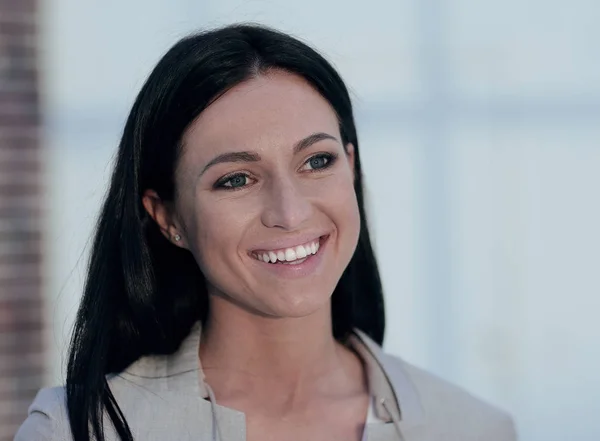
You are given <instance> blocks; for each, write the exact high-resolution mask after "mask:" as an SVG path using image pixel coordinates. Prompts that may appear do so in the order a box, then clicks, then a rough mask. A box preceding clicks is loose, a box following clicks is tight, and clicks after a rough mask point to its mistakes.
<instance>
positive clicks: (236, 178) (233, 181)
mask: <svg viewBox="0 0 600 441" xmlns="http://www.w3.org/2000/svg"><path fill="white" fill-rule="evenodd" d="M246 185H248V176H246V175H244V174H241V173H240V174H237V175H232V176H227V177H225V178H223V179H221V180H220V181H218V182H217V183H216V184H215V188H224V189H227V190H232V189H238V188H242V187H245V186H246Z"/></svg>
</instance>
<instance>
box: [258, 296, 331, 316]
mask: <svg viewBox="0 0 600 441" xmlns="http://www.w3.org/2000/svg"><path fill="white" fill-rule="evenodd" d="M278 300H279V301H278V302H277V304H273V303H272V302H269V303H271V305H270V306H271V307H270V308H269V309H270V310H271V311H272V315H274V316H276V317H281V318H284V317H289V318H302V317H308V316H310V315H313V314H315V313H317V312H319V311H321V310H323V309H325V308H326V309H327V310H329V302H330V300H331V295H330V294H327V295H326V294H321V295H311V296H307V295H305V294H295V295H294V294H288V295H285V297H284V298H280V299H278Z"/></svg>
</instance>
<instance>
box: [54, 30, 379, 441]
mask: <svg viewBox="0 0 600 441" xmlns="http://www.w3.org/2000/svg"><path fill="white" fill-rule="evenodd" d="M270 69H280V70H285V71H288V72H291V73H294V74H297V75H299V76H302V77H303V78H304V79H305V80H306V81H308V82H309V83H310V84H311V85H312V86H313V87H314V88H315V89H316V90H317V91H318V92H319V93H320V94H321V95H322V96H323V97H324V98H325V99H326V100H327V101H328V102H329V103H330V104H331V106H332V107H333V109H334V110H335V112H336V113H337V117H338V120H339V127H340V132H341V136H342V141H343V143H344V145H346V144H347V143H352V144H354V148H355V175H356V179H355V191H356V196H357V199H358V207H359V211H360V219H361V229H360V236H359V241H358V245H357V248H356V251H355V253H354V255H353V257H352V259H351V261H350V263H349V265H348V267H347V268H346V270H345V271H344V273H343V275H342V277H341V279H340V280H339V282H338V284H337V287H336V288H335V291H334V292H333V296H332V323H333V333H334V336H335V338H336V339H338V340H340V341H343V340H344V339H345V338H346V337H347V336H348V335H349V334H350V333H351V331H352V329H353V328H359V329H361V330H362V331H364V332H365V333H366V334H368V335H369V336H370V337H371V338H373V339H374V340H375V341H376V342H378V343H380V344H381V343H382V341H383V334H384V327H385V317H384V307H383V294H382V288H381V282H380V279H379V273H378V269H377V263H376V260H375V256H374V253H373V249H372V247H371V240H370V238H369V230H368V228H367V220H366V216H365V210H364V203H363V186H362V176H361V163H360V156H359V145H358V140H357V136H356V128H355V124H354V118H353V115H352V105H351V102H350V97H349V95H348V91H347V89H346V86H345V85H344V83H343V81H342V79H341V78H340V76H339V75H338V73H337V72H336V71H335V69H334V68H333V67H332V66H331V65H330V64H329V63H328V62H327V61H326V60H325V59H324V58H323V57H322V56H321V55H319V54H318V53H317V52H316V51H315V50H313V49H312V48H310V47H309V46H307V45H306V44H304V43H302V42H300V41H299V40H297V39H295V38H293V37H291V36H289V35H286V34H283V33H281V32H278V31H275V30H272V29H269V28H265V27H262V26H257V25H233V26H227V27H224V28H220V29H217V30H212V31H209V32H204V33H201V34H197V35H193V36H190V37H187V38H184V39H183V40H181V41H179V42H178V43H177V44H175V46H173V47H172V48H171V49H170V50H169V51H168V52H167V53H166V54H165V55H164V57H163V58H162V59H161V60H160V61H159V63H158V65H157V66H156V67H155V68H154V70H153V71H152V73H151V74H150V76H149V78H148V79H147V81H146V83H145V84H144V86H143V87H142V90H141V91H140V93H139V95H138V96H137V98H136V100H135V103H134V105H133V108H132V110H131V113H130V114H129V117H128V119H127V123H126V125H125V128H124V131H123V136H122V138H121V142H120V144H119V150H118V154H117V157H116V164H115V168H114V172H113V174H112V179H111V182H110V187H109V190H108V194H107V196H106V199H105V201H104V205H103V206H102V211H101V213H100V218H99V220H98V223H97V226H96V231H95V237H94V242H93V247H92V250H91V258H90V263H89V268H88V273H87V279H86V283H85V288H84V292H83V298H82V301H81V305H80V307H79V311H78V314H77V319H76V323H75V328H74V331H73V336H72V339H71V346H70V353H69V361H68V368H67V384H66V390H67V407H68V413H69V421H70V424H71V431H72V434H73V438H74V440H75V441H89V440H90V436H91V434H90V424H91V429H92V432H93V435H94V436H95V438H96V439H98V440H99V441H103V440H104V431H103V418H102V415H103V413H104V412H106V414H108V416H109V417H110V420H111V422H112V424H113V425H114V427H115V428H116V431H117V434H118V435H119V437H120V438H121V440H123V441H126V440H127V441H131V440H133V437H132V434H131V430H130V429H129V426H128V424H127V422H126V421H125V417H124V415H123V413H122V412H121V409H120V408H119V406H118V404H117V402H116V400H115V398H114V396H113V394H112V393H111V390H110V388H109V386H108V383H107V380H106V375H107V374H109V373H118V372H121V371H122V370H123V369H125V368H126V367H127V366H128V365H129V364H131V363H132V362H134V361H136V360H137V359H139V358H140V357H142V356H144V355H148V354H171V353H173V352H175V351H176V350H177V348H178V347H179V345H180V343H181V342H182V340H183V339H184V338H185V336H186V335H187V334H188V333H189V332H190V330H191V327H192V325H193V324H194V322H196V321H198V320H200V321H203V320H205V319H206V317H207V314H208V294H207V291H206V284H205V279H204V276H203V274H202V272H201V271H200V269H199V267H198V265H197V263H196V261H195V260H194V258H193V257H192V254H191V253H190V252H188V251H187V250H182V249H181V248H178V247H176V246H174V245H172V244H171V243H170V242H169V241H167V240H166V239H165V238H164V237H163V236H162V234H161V233H160V232H159V230H158V227H157V225H156V224H155V223H154V221H153V220H152V219H151V218H150V217H149V215H148V214H147V212H146V211H145V210H144V208H143V206H142V195H143V193H144V191H145V190H146V189H154V190H155V191H156V192H157V193H158V194H159V196H160V197H161V198H162V199H163V200H172V199H173V196H174V191H175V188H174V179H173V173H174V168H175V164H176V161H177V157H178V154H179V151H180V142H181V137H182V135H183V133H184V131H185V129H186V128H187V127H188V125H189V124H190V123H191V122H192V121H193V120H194V119H195V118H196V117H197V116H198V114H200V112H202V111H203V110H204V109H205V108H206V107H207V106H208V105H210V104H211V103H212V102H213V101H214V100H216V99H218V98H219V97H220V96H221V95H222V94H223V93H225V92H226V91H227V90H229V89H230V88H232V87H233V86H235V85H237V84H239V83H241V82H243V81H245V80H248V79H250V78H252V77H255V76H257V75H259V74H260V73H261V72H266V71H268V70H270Z"/></svg>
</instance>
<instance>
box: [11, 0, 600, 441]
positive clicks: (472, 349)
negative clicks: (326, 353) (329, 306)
mask: <svg viewBox="0 0 600 441" xmlns="http://www.w3.org/2000/svg"><path fill="white" fill-rule="evenodd" d="M233 21H255V22H260V23H264V24H268V25H272V26H275V27H277V28H279V29H281V30H284V31H288V32H291V33H293V34H294V35H296V36H298V37H301V38H302V39H304V40H305V41H307V42H309V43H311V44H313V45H314V46H316V47H317V48H318V49H320V50H321V52H322V53H323V54H324V55H325V56H326V57H327V58H328V59H329V60H331V61H332V62H333V63H334V65H335V66H336V67H337V68H338V69H339V71H340V73H341V74H342V76H343V77H344V79H345V80H346V81H347V84H348V85H349V87H350V88H351V91H352V97H353V99H354V105H355V109H356V119H357V124H358V129H359V139H360V143H361V151H362V159H363V162H364V169H365V175H366V182H367V197H368V204H369V206H368V207H369V213H370V218H371V227H372V230H373V232H374V236H375V245H376V251H377V254H378V257H379V262H380V267H381V271H382V277H383V282H384V288H385V295H386V302H387V305H386V307H387V314H388V326H387V332H386V341H385V347H386V349H387V350H388V351H389V352H391V353H394V354H398V355H401V356H402V357H404V358H405V359H406V360H408V361H410V362H412V363H414V364H416V365H419V366H421V367H424V368H426V369H429V370H430V371H432V372H434V373H436V374H438V375H439V376H441V377H443V378H446V379H448V380H450V381H452V382H455V383H458V384H460V385H461V386H463V387H465V388H467V389H468V390H470V391H471V392H472V393H473V394H475V395H477V396H479V397H481V398H483V399H486V400H487V401H489V402H491V403H493V404H495V405H497V406H500V407H502V408H504V409H506V410H508V411H509V412H511V413H512V415H513V416H514V417H515V420H516V423H517V427H518V431H519V435H520V439H521V440H523V441H564V440H577V441H598V440H600V421H599V420H600V418H599V414H600V344H599V341H600V324H599V322H600V317H599V311H600V251H599V250H600V231H599V227H600V204H599V197H598V190H599V189H600V50H599V42H600V26H599V25H598V23H600V2H598V0H571V1H569V2H566V1H552V0H528V1H526V2H524V1H522V0H503V1H491V0H446V1H441V0H399V1H392V0H371V1H369V2H359V1H357V2H347V1H341V0H330V1H322V0H303V1H301V2H291V1H274V0H272V1H261V0H247V1H236V0H170V1H166V0H129V1H117V0H104V1H103V2H96V1H91V0H47V1H43V2H42V1H39V0H38V1H36V0H0V440H2V441H4V440H10V439H12V435H13V434H14V431H15V430H16V427H17V425H18V424H20V422H22V420H23V419H24V418H25V416H26V411H27V406H28V405H29V404H30V403H31V400H32V399H33V397H34V395H35V393H36V391H37V390H38V388H40V387H42V386H46V385H56V384H60V383H62V382H63V381H64V365H65V355H66V346H67V342H68V338H69V332H70V329H71V326H72V323H73V318H74V314H75V311H76V308H77V304H78V300H79V296H80V293H81V289H82V283H83V280H84V275H85V265H86V263H87V258H88V252H89V247H88V245H89V240H90V235H91V231H92V228H93V224H94V221H95V219H96V216H97V213H98V209H99V205H100V203H101V200H102V197H103V195H104V193H105V190H106V183H107V180H108V177H109V174H110V170H111V164H112V158H113V155H114V153H115V151H116V147H117V143H118V140H119V136H120V132H121V130H122V127H123V124H124V120H125V118H126V115H127V112H128V111H129V108H130V106H131V105H132V102H133V99H134V97H135V95H136V94H137V92H138V90H139V89H140V87H141V85H142V84H143V82H144V80H145V78H146V76H147V75H148V74H149V72H150V70H151V69H152V67H153V66H154V64H155V63H156V62H157V61H158V59H159V57H160V56H161V55H162V54H163V53H164V52H165V51H166V50H167V49H168V48H169V47H170V46H171V45H172V44H173V43H174V42H175V41H176V40H177V39H179V38H180V37H182V36H184V35H186V34H188V33H189V32H192V31H195V30H199V29H205V28H207V27H215V26H218V25H221V24H226V23H231V22H233Z"/></svg>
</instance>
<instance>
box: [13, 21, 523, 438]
mask: <svg viewBox="0 0 600 441" xmlns="http://www.w3.org/2000/svg"><path fill="white" fill-rule="evenodd" d="M383 334H384V310H383V296H382V290H381V283H380V280H379V274H378V271H377V265H376V262H375V257H374V254H373V250H372V247H371V242H370V238H369V230H368V228H367V221H366V216H365V212H364V204H363V194H362V177H361V163H360V157H359V149H358V140H357V135H356V129H355V126H354V121H353V115H352V107H351V103H350V98H349V96H348V92H347V90H346V87H345V86H344V83H343V82H342V80H341V78H340V77H339V75H338V74H337V73H336V71H335V70H334V69H333V68H332V66H331V65H330V64H329V63H328V62H327V61H325V60H324V59H323V58H322V57H321V56H320V55H319V54H318V53H317V52H315V51H314V50H313V49H311V48H309V47H307V46H306V45H305V44H303V43H301V42H300V41H298V40H296V39H294V38H292V37H290V36H287V35H285V34H282V33H279V32H276V31H273V30H270V29H266V28H263V27H259V26H249V25H236V26H229V27H225V28H222V29H218V30H215V31H211V32H206V33H203V34H200V35H196V36H192V37H189V38H186V39H183V40H182V41H180V42H179V43H177V44H176V45H175V46H174V47H173V48H172V49H171V50H169V51H168V53H167V54H166V55H165V56H164V57H163V58H162V60H161V61H160V62H159V63H158V65H157V66H156V68H155V69H154V71H153V72H152V74H151V75H150V77H149V78H148V80H147V82H146V83H145V85H144V86H143V88H142V90H141V92H140V94H139V96H138V97H137V99H136V101H135V104H134V106H133V109H132V111H131V114H130V115H129V118H128V120H127V124H126V126H125V130H124V133H123V137H122V140H121V144H120V146H119V153H118V157H117V161H116V167H115V170H114V173H113V176H112V181H111V184H110V189H109V192H108V195H107V197H106V201H105V203H104V206H103V209H102V212H101V215H100V219H99V222H98V226H97V230H96V233H95V241H94V245H93V249H92V255H91V260H90V265H89V272H88V277H87V282H86V285H85V291H84V295H83V299H82V303H81V306H80V309H79V313H78V316H77V321H76V325H75V329H74V332H73V338H72V342H71V349H70V357H69V363H68V370H67V384H66V387H65V388H47V389H43V390H41V391H40V392H39V394H38V396H37V397H36V399H35V401H34V403H33V404H32V405H31V407H30V410H29V417H28V418H27V420H26V421H25V422H24V424H23V425H22V427H21V428H20V430H19V432H18V433H17V435H16V440H18V441H25V440H27V441H32V440H65V439H73V440H76V441H88V440H91V439H97V440H106V441H108V440H136V441H151V440H178V441H181V440H222V441H234V440H239V441H241V440H251V441H252V440H271V439H272V440H309V439H310V440H328V441H329V440H344V441H347V440H357V441H358V440H361V439H368V440H370V441H373V440H381V441H384V440H386V441H387V440H390V441H391V440H405V441H426V440H427V441H429V440H441V439H444V440H460V441H468V440H483V439H485V440H498V441H500V440H502V441H504V440H513V439H515V435H514V431H513V427H512V423H511V420H510V418H509V417H508V416H506V415H504V414H503V413H501V412H499V411H497V410H495V409H493V408H492V407H490V406H488V405H486V404H483V403H481V402H479V401H478V400H476V399H475V398H473V397H471V396H470V395H468V394H467V393H465V392H462V391H461V390H459V389H457V388H455V387H453V386H451V385H449V384H446V383H444V382H443V381H441V380H439V379H436V378H435V377H433V376H431V375H429V374H427V373H425V372H423V371H421V370H419V369H417V368H415V367H413V366H411V365H409V364H407V363H405V362H404V361H402V360H400V359H397V358H394V357H391V356H388V355H385V354H384V353H382V351H381V348H380V345H381V343H382V341H383Z"/></svg>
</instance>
